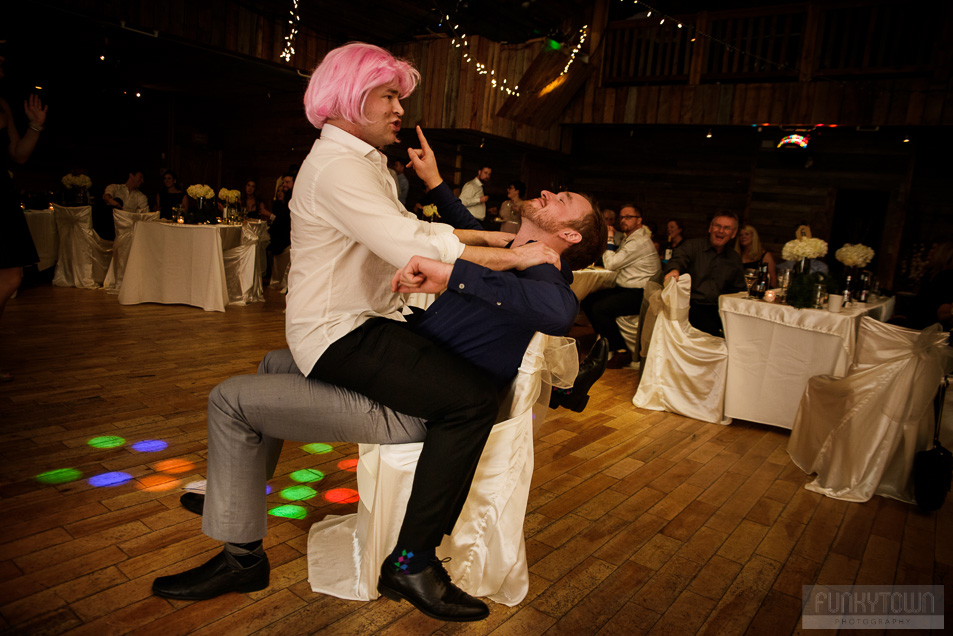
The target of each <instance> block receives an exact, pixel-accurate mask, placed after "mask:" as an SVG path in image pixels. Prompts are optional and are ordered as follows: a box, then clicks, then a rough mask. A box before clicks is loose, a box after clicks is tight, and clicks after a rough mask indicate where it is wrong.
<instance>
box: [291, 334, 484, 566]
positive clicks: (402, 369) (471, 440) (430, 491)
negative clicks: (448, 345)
mask: <svg viewBox="0 0 953 636" xmlns="http://www.w3.org/2000/svg"><path fill="white" fill-rule="evenodd" d="M309 377H312V378H318V379H320V380H324V381H326V382H330V383H331V384H336V385H338V386H341V387H345V388H348V389H351V390H353V391H357V392H358V393H362V394H364V395H366V396H367V397H369V398H371V399H372V400H375V401H377V402H380V403H381V404H383V405H385V406H388V407H390V408H392V409H394V410H395V411H399V412H401V413H406V414H407V415H413V416H415V417H421V418H424V419H425V420H427V438H426V439H425V440H424V447H423V450H422V451H421V453H420V459H419V460H418V462H417V470H416V472H415V473H414V482H413V487H412V489H411V493H410V499H409V500H408V502H407V511H406V513H405V515H404V522H403V525H402V526H401V529H400V535H399V536H398V540H397V547H398V548H401V549H405V548H406V549H414V550H420V549H429V548H436V547H437V546H438V545H440V542H441V541H442V540H443V535H445V534H450V532H451V531H452V530H453V525H454V524H455V523H456V521H457V517H458V516H459V515H460V511H461V510H462V508H463V504H464V502H465V501H466V498H467V494H468V493H469V491H470V483H471V482H472V480H473V474H474V472H475V471H476V467H477V463H478V462H479V461H480V455H481V454H482V452H483V447H484V446H485V445H486V440H487V437H489V435H490V429H491V428H493V424H494V423H495V422H496V417H497V413H498V411H499V406H500V404H499V401H500V398H499V395H498V393H497V390H496V386H495V384H494V383H493V381H492V380H491V379H490V378H488V377H487V375H486V374H485V373H483V372H481V371H479V370H478V369H477V368H476V367H474V366H472V365H471V364H470V363H468V362H467V361H465V360H463V359H461V358H458V357H457V356H455V355H453V354H451V353H449V352H447V351H445V350H443V349H440V348H439V347H438V346H437V345H435V344H434V343H433V342H431V341H430V340H428V339H427V338H424V337H423V336H420V335H418V334H416V333H414V332H413V331H411V329H409V328H408V327H407V325H406V324H404V323H400V322H396V321H393V320H386V319H384V318H374V319H371V320H369V321H367V322H365V323H364V324H363V325H361V326H360V327H358V328H357V329H355V330H354V331H352V332H351V333H349V334H347V335H346V336H344V337H343V338H341V339H340V340H338V341H337V342H335V343H334V344H332V345H331V346H330V347H329V348H328V350H327V351H325V353H324V355H322V356H321V358H320V359H319V360H318V362H317V363H316V364H315V366H314V368H313V369H312V370H311V373H310V374H309Z"/></svg>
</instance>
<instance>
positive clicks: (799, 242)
mask: <svg viewBox="0 0 953 636" xmlns="http://www.w3.org/2000/svg"><path fill="white" fill-rule="evenodd" d="M826 254H827V242H826V241H822V240H821V239H819V238H807V237H803V238H798V239H794V240H793V241H788V242H787V243H785V244H784V248H783V249H782V250H781V258H783V259H784V260H786V261H799V260H801V259H802V258H820V257H822V256H825V255H826Z"/></svg>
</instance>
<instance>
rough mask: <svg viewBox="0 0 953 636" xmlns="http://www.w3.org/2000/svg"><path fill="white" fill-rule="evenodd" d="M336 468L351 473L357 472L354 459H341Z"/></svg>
mask: <svg viewBox="0 0 953 636" xmlns="http://www.w3.org/2000/svg"><path fill="white" fill-rule="evenodd" d="M338 468H340V469H341V470H349V471H351V472H352V473H353V472H354V471H356V470H357V460H356V459H342V460H341V461H339V462H338Z"/></svg>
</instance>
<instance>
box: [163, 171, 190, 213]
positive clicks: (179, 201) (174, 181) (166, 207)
mask: <svg viewBox="0 0 953 636" xmlns="http://www.w3.org/2000/svg"><path fill="white" fill-rule="evenodd" d="M184 201H185V194H184V193H183V192H182V188H181V187H179V177H178V175H177V174H175V173H174V172H172V171H171V170H166V171H165V172H164V173H163V174H162V189H161V190H159V192H158V193H157V194H156V209H157V210H159V218H160V219H171V218H172V208H177V207H185V204H184Z"/></svg>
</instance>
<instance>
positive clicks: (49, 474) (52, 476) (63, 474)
mask: <svg viewBox="0 0 953 636" xmlns="http://www.w3.org/2000/svg"><path fill="white" fill-rule="evenodd" d="M82 476H83V473H82V471H80V470H77V469H76V468H57V469H56V470H48V471H46V472H45V473H40V474H39V475H37V476H36V480H37V481H38V482H40V483H42V484H65V483H66V482H68V481H76V480H77V479H79V478H80V477H82Z"/></svg>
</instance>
